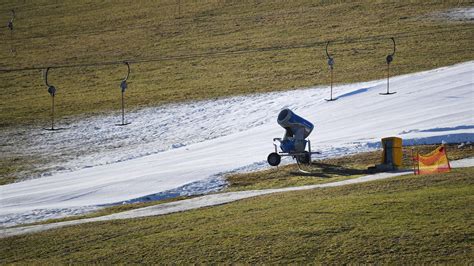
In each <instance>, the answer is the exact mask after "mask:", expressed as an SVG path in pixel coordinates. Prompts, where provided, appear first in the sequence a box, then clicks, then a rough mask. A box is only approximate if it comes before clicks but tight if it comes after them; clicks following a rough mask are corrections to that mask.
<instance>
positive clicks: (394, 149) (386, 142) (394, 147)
mask: <svg viewBox="0 0 474 266" xmlns="http://www.w3.org/2000/svg"><path fill="white" fill-rule="evenodd" d="M382 147H383V154H382V164H392V165H393V166H394V167H400V166H402V156H403V152H402V139H401V138H397V137H389V138H383V139H382Z"/></svg>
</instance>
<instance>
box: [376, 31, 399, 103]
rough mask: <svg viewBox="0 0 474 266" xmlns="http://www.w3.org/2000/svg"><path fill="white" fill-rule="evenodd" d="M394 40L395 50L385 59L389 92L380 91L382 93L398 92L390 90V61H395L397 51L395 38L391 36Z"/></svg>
mask: <svg viewBox="0 0 474 266" xmlns="http://www.w3.org/2000/svg"><path fill="white" fill-rule="evenodd" d="M390 39H391V40H392V42H393V52H392V53H391V54H389V55H387V58H386V59H385V61H386V62H387V92H386V93H380V94H381V95H390V94H395V93H396V92H390V63H392V61H393V56H394V55H395V51H396V44H395V39H394V38H393V37H392V38H390Z"/></svg>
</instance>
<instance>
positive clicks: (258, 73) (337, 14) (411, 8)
mask: <svg viewBox="0 0 474 266" xmlns="http://www.w3.org/2000/svg"><path fill="white" fill-rule="evenodd" d="M178 2H181V3H182V5H181V9H180V12H179V13H178V6H177V3H178ZM466 5H469V1H436V2H435V1H416V2H414V1H411V2H404V1H392V2H388V1H383V2H382V1H376V2H374V1H360V2H353V1H349V2H347V3H339V2H336V1H321V2H319V3H316V2H315V1H310V0H294V1H282V0H270V1H258V0H255V1H222V0H202V1H175V0H161V1H151V2H150V1H131V0H129V1H86V0H78V1H72V0H67V1H52V0H51V1H16V2H11V1H3V2H1V3H0V20H1V21H5V23H6V21H8V19H9V16H10V14H9V10H10V9H11V8H15V10H16V13H17V17H16V20H15V33H14V36H13V41H10V36H9V35H10V34H9V32H8V29H7V28H6V27H4V28H2V30H1V31H0V41H1V43H2V49H0V67H1V68H15V67H29V66H55V65H62V64H78V63H84V62H86V63H90V62H103V61H120V60H127V59H141V58H142V59H147V58H150V57H153V58H168V60H162V61H158V62H153V63H143V64H133V65H132V75H131V77H130V84H129V85H130V86H129V90H128V92H127V105H128V106H130V107H140V106H153V105H158V104H162V103H166V102H176V101H187V100H195V99H203V98H213V97H221V96H227V95H234V94H243V93H253V92H264V91H273V90H287V89H291V88H299V87H307V86H312V85H318V84H327V83H328V71H327V66H326V59H325V54H324V45H323V44H321V42H324V41H326V40H344V41H339V42H336V43H334V44H333V45H331V47H330V49H331V51H332V54H333V55H334V56H335V60H336V72H335V81H336V82H353V81H363V80H371V79H379V78H383V77H385V72H384V69H385V56H386V55H387V54H388V53H389V52H391V49H392V48H391V42H390V40H389V39H388V38H389V37H390V36H395V37H396V38H397V42H398V48H397V54H396V56H395V61H394V63H393V65H392V73H393V74H394V75H396V74H403V73H410V72H414V71H420V70H425V69H431V68H435V67H439V66H444V65H451V64H454V63H458V62H463V61H466V60H473V59H474V56H473V55H474V53H473V47H472V45H471V44H472V41H473V35H472V32H473V31H472V29H473V24H472V23H470V24H469V23H465V22H446V21H441V20H435V19H432V18H430V14H433V13H434V12H438V11H443V10H446V9H448V8H453V7H462V6H466ZM368 36H383V38H382V39H378V40H366V41H363V42H361V41H358V40H361V39H362V40H363V39H366V38H367V37H368ZM10 47H14V48H15V49H16V56H13V55H12V53H11V52H10V49H9V48H10ZM262 48H270V49H268V50H262ZM229 51H238V52H237V53H229ZM215 52H223V53H224V55H223V56H193V57H191V58H182V59H176V57H183V56H188V55H190V54H203V53H215ZM173 58H174V59H173ZM125 72H126V68H125V66H123V65H113V66H104V67H93V68H67V69H53V70H52V71H51V73H50V83H52V84H54V85H55V86H56V87H57V88H58V94H57V115H58V116H65V115H77V114H83V113H97V112H102V111H110V110H117V109H118V108H120V104H119V103H120V102H119V99H120V93H119V89H118V88H119V83H120V80H121V79H122V78H123V76H124V75H125ZM0 79H1V81H2V82H0V90H1V91H2V93H0V110H1V112H0V126H1V127H5V126H15V125H19V124H31V123H43V124H44V123H46V121H45V120H47V119H48V117H49V110H50V99H49V95H48V94H47V92H46V88H45V86H44V84H43V82H42V79H41V76H40V73H39V71H26V72H15V73H0ZM6 92H7V93H6Z"/></svg>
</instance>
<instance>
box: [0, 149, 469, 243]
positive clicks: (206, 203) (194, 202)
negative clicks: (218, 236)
mask: <svg viewBox="0 0 474 266" xmlns="http://www.w3.org/2000/svg"><path fill="white" fill-rule="evenodd" d="M451 166H452V167H453V168H455V167H456V168H460V167H471V166H474V157H472V158H467V159H462V160H458V161H452V162H451ZM410 172H411V171H408V170H405V171H395V172H386V173H378V174H374V175H367V176H362V177H359V178H354V179H348V180H343V181H338V182H332V183H326V184H319V185H308V186H299V187H287V188H279V189H263V190H248V191H238V192H227V193H219V194H212V195H206V196H201V197H197V198H192V199H187V200H181V201H176V202H169V203H163V204H158V205H155V206H149V207H144V208H140V209H134V210H130V211H125V212H120V213H115V214H111V215H106V216H101V217H95V218H88V219H81V220H74V221H66V222H59V223H51V224H41V225H32V226H24V227H17V228H8V229H2V230H0V238H6V237H12V236H19V235H25V234H32V233H38V232H42V231H46V230H51V229H57V228H61V227H65V226H71V225H78V224H85V223H92V222H104V221H111V220H122V219H134V218H141V217H148V216H158V215H165V214H171V213H176V212H183V211H189V210H194V209H199V208H203V207H210V206H217V205H222V204H226V203H230V202H234V201H238V200H242V199H247V198H252V197H256V196H262V195H267V194H273V193H281V192H290V191H302V190H310V189H316V188H326V187H340V186H346V185H352V184H359V183H365V182H370V181H376V180H382V179H387V178H391V177H396V176H401V175H406V174H408V173H410Z"/></svg>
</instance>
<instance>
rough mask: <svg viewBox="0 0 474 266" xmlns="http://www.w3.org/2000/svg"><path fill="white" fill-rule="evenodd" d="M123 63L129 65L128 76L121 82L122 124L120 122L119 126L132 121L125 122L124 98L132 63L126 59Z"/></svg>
mask: <svg viewBox="0 0 474 266" xmlns="http://www.w3.org/2000/svg"><path fill="white" fill-rule="evenodd" d="M123 63H124V64H125V65H127V76H126V77H125V78H124V79H123V80H122V82H121V83H120V88H121V92H122V124H118V126H125V125H128V124H130V123H125V99H124V94H125V90H126V89H127V87H128V84H127V80H128V77H129V76H130V64H129V63H128V62H126V61H125V62H123Z"/></svg>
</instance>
